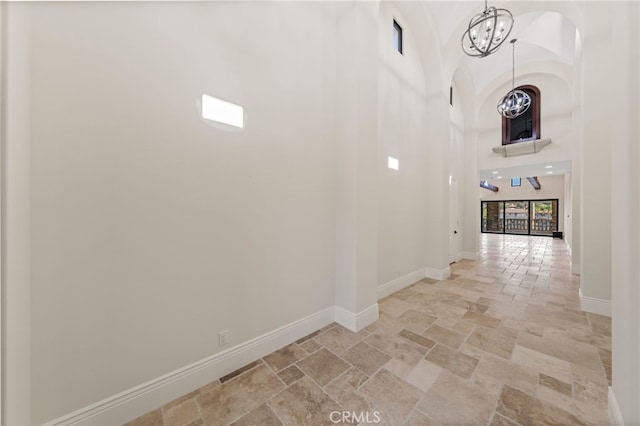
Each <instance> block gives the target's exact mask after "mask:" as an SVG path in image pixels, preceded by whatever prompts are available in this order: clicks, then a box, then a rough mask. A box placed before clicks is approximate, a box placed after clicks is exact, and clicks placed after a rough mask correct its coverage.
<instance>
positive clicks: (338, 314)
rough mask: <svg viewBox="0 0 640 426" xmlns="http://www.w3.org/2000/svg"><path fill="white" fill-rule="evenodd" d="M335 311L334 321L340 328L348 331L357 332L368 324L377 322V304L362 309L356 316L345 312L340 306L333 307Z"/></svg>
mask: <svg viewBox="0 0 640 426" xmlns="http://www.w3.org/2000/svg"><path fill="white" fill-rule="evenodd" d="M334 309H335V321H336V322H337V323H338V324H340V325H341V326H343V327H345V328H348V329H349V330H351V331H353V332H354V333H355V332H358V331H360V330H362V329H363V328H365V327H366V326H368V325H369V324H371V323H373V322H375V321H377V320H378V314H379V310H378V304H377V303H374V304H373V305H371V306H369V307H368V308H367V309H364V310H362V311H360V312H358V313H357V314H354V313H353V312H350V311H347V310H346V309H344V308H341V307H340V306H334Z"/></svg>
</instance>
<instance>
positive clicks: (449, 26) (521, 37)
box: [424, 1, 576, 93]
mask: <svg viewBox="0 0 640 426" xmlns="http://www.w3.org/2000/svg"><path fill="white" fill-rule="evenodd" d="M513 4H514V2H511V3H507V4H506V5H496V7H503V8H507V9H510V5H513ZM490 5H491V4H490ZM424 7H425V9H426V11H427V13H429V15H430V16H431V21H432V22H433V25H434V26H435V28H436V31H437V33H438V36H439V38H440V41H441V43H442V45H443V46H447V47H452V48H454V47H455V48H459V49H460V51H462V49H461V48H460V38H461V37H462V34H463V33H464V31H465V30H466V29H467V25H468V23H469V20H470V19H471V18H472V17H473V16H474V15H476V14H477V13H480V12H482V10H483V9H484V3H483V2H481V1H428V2H424ZM512 12H513V14H514V25H513V30H512V31H511V34H510V35H509V38H508V39H512V38H517V39H518V42H517V43H516V51H515V64H516V65H515V66H516V76H517V75H518V68H519V67H521V66H522V65H527V64H534V63H544V62H549V61H552V62H560V63H563V64H566V65H572V64H573V60H574V56H575V40H576V27H575V25H574V24H573V22H572V21H570V20H569V19H568V18H566V17H564V16H562V15H561V14H559V13H557V12H551V11H537V12H527V13H521V14H517V12H515V11H514V10H512ZM511 55H512V49H511V45H510V44H509V42H508V41H506V42H505V43H504V44H503V46H502V47H501V48H500V49H499V50H498V51H497V52H495V53H494V54H492V55H490V56H488V57H486V58H472V57H468V56H464V57H463V64H464V65H466V66H467V67H468V69H469V71H470V74H471V76H472V78H473V80H474V85H475V89H476V93H479V92H481V91H482V90H484V89H485V88H486V87H487V86H489V85H490V84H492V83H495V82H496V81H497V80H500V81H499V82H500V83H503V82H504V80H505V77H506V78H507V79H508V78H509V77H510V76H511V71H512V65H511V64H512V58H511Z"/></svg>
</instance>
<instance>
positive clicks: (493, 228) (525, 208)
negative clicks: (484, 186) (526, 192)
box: [480, 199, 559, 237]
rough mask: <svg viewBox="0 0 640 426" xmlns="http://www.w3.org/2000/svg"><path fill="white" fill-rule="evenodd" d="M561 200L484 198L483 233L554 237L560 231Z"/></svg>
mask: <svg viewBox="0 0 640 426" xmlns="http://www.w3.org/2000/svg"><path fill="white" fill-rule="evenodd" d="M558 205H559V204H558V200H557V199H552V200H515V201H481V208H480V220H481V228H480V230H481V231H482V232H483V233H497V234H519V235H539V236H548V237H552V236H553V233H554V232H557V231H558Z"/></svg>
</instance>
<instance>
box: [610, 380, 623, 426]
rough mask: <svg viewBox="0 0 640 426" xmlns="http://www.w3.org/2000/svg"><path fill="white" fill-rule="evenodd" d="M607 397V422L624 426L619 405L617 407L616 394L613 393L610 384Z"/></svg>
mask: <svg viewBox="0 0 640 426" xmlns="http://www.w3.org/2000/svg"><path fill="white" fill-rule="evenodd" d="M607 399H608V406H607V408H608V409H607V411H608V414H609V423H611V425H612V426H624V419H623V418H622V413H621V412H620V407H618V401H617V400H616V396H615V394H614V393H613V388H612V387H611V386H609V395H608V398H607Z"/></svg>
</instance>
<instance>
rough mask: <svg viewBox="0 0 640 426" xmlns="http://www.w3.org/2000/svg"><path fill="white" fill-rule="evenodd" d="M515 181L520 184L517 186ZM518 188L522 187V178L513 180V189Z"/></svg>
mask: <svg viewBox="0 0 640 426" xmlns="http://www.w3.org/2000/svg"><path fill="white" fill-rule="evenodd" d="M514 181H517V182H518V184H517V185H515V184H514ZM518 186H522V178H511V187H512V188H515V187H518Z"/></svg>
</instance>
